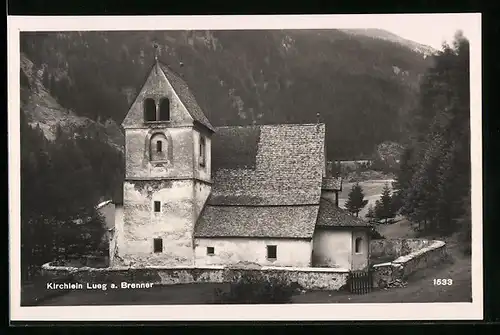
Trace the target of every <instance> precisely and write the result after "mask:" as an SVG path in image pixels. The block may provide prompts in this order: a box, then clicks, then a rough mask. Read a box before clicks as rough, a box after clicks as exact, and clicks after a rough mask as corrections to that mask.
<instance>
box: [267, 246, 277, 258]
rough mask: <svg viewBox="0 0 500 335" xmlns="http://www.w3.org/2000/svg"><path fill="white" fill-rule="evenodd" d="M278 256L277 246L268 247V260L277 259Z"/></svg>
mask: <svg viewBox="0 0 500 335" xmlns="http://www.w3.org/2000/svg"><path fill="white" fill-rule="evenodd" d="M276 256H277V246H275V245H268V246H267V258H268V259H276Z"/></svg>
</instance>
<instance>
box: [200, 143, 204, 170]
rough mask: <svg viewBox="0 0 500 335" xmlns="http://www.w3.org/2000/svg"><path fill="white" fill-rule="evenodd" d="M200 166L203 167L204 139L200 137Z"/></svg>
mask: <svg viewBox="0 0 500 335" xmlns="http://www.w3.org/2000/svg"><path fill="white" fill-rule="evenodd" d="M200 166H205V138H204V137H203V136H200Z"/></svg>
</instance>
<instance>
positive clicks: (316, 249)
mask: <svg viewBox="0 0 500 335" xmlns="http://www.w3.org/2000/svg"><path fill="white" fill-rule="evenodd" d="M122 127H123V129H124V132H125V181H124V185H123V203H122V204H115V205H116V206H115V213H114V214H113V217H114V222H115V226H114V229H110V230H111V233H110V236H111V237H110V262H111V266H112V267H113V266H134V267H142V266H164V267H174V266H175V267H179V266H181V267H182V266H207V265H231V264H237V263H242V262H243V263H255V264H259V265H262V266H276V267H338V268H343V269H347V270H362V269H365V268H366V267H367V266H368V260H369V238H370V237H369V226H368V224H367V223H366V222H365V221H364V220H361V219H359V218H356V217H354V216H352V215H350V214H349V213H348V212H347V211H346V210H344V209H341V208H339V207H338V193H339V192H340V191H341V189H342V181H341V179H340V178H338V177H335V176H333V173H332V169H331V167H332V165H331V164H328V162H327V160H326V143H325V131H326V129H325V125H324V124H321V123H316V124H275V125H260V126H257V125H253V126H231V127H227V126H226V127H214V126H213V125H212V124H211V123H210V121H209V120H208V119H207V117H206V116H205V114H204V112H203V111H202V109H201V108H200V106H199V105H198V104H197V102H196V99H195V97H194V95H193V94H192V92H191V91H190V89H189V87H188V86H187V84H186V83H185V81H184V80H183V79H182V77H181V76H180V75H178V74H176V73H174V72H173V71H172V70H171V69H170V68H169V67H167V66H166V65H165V64H162V63H161V62H160V61H158V60H156V61H155V63H154V65H153V66H152V68H151V71H150V73H149V76H148V77H147V79H146V82H145V83H144V85H143V87H142V89H141V90H140V92H139V93H138V95H137V97H136V99H135V101H134V102H133V104H132V105H131V107H130V110H129V111H128V114H127V116H126V117H125V119H124V120H123V123H122ZM113 206H114V205H113Z"/></svg>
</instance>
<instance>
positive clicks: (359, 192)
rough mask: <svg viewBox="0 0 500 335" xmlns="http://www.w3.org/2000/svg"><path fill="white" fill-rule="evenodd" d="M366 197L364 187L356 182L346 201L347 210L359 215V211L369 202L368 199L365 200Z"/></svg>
mask: <svg viewBox="0 0 500 335" xmlns="http://www.w3.org/2000/svg"><path fill="white" fill-rule="evenodd" d="M364 198H365V195H364V193H363V188H362V187H361V186H360V185H359V183H356V184H354V185H353V186H352V188H351V191H350V192H349V195H348V199H347V202H346V208H347V210H348V211H349V212H351V213H354V214H356V216H359V211H360V210H361V209H363V208H364V207H365V206H366V204H367V203H368V200H365V199H364Z"/></svg>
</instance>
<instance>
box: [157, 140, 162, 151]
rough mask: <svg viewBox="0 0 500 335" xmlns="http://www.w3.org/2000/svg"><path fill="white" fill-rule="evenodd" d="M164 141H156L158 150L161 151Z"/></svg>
mask: <svg viewBox="0 0 500 335" xmlns="http://www.w3.org/2000/svg"><path fill="white" fill-rule="evenodd" d="M161 144H162V141H156V152H161V151H162V150H161V149H162V147H161Z"/></svg>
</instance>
